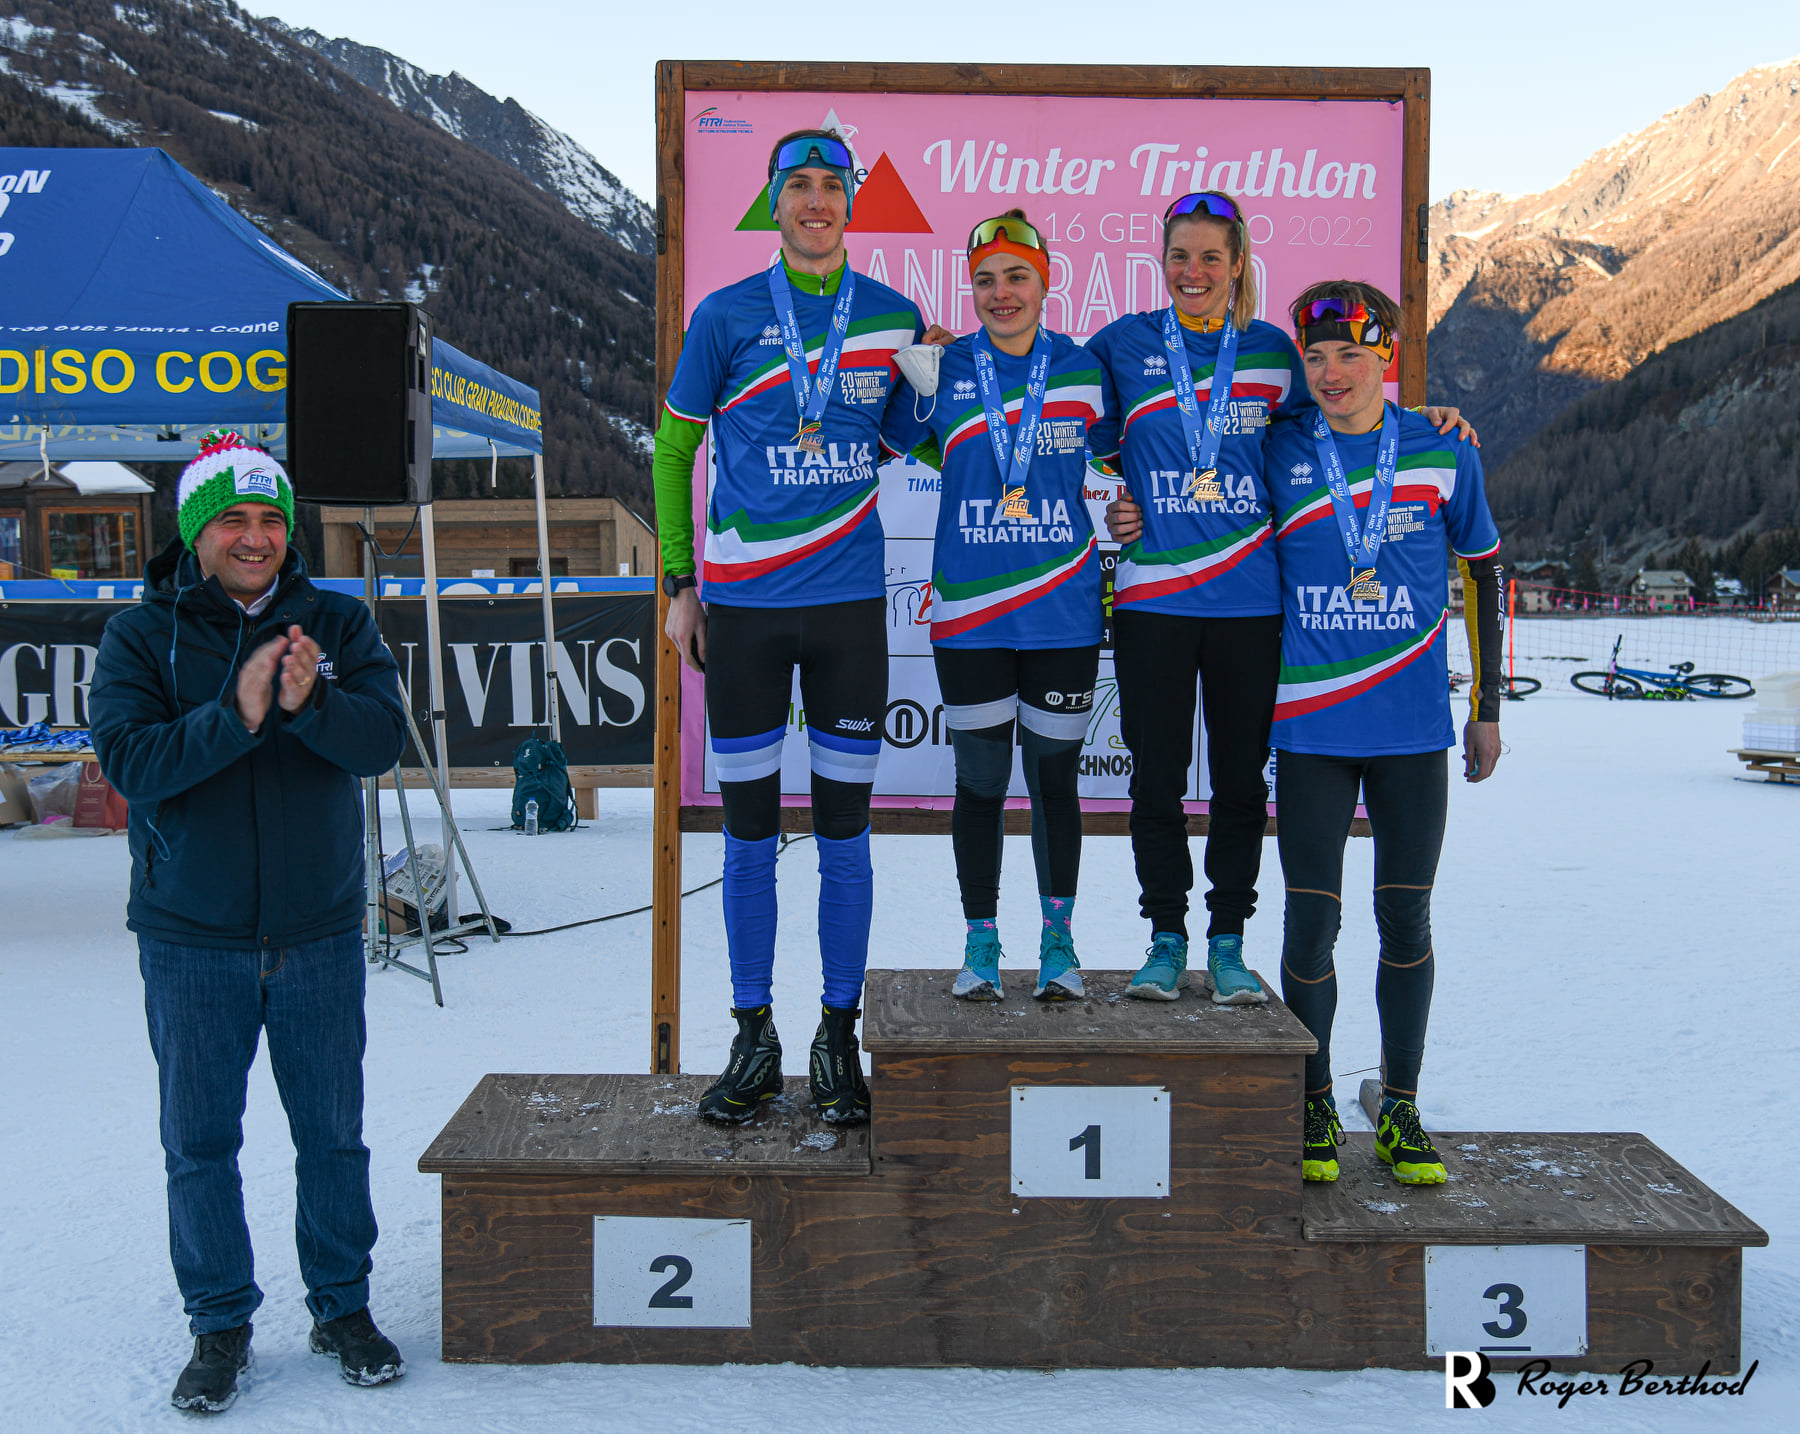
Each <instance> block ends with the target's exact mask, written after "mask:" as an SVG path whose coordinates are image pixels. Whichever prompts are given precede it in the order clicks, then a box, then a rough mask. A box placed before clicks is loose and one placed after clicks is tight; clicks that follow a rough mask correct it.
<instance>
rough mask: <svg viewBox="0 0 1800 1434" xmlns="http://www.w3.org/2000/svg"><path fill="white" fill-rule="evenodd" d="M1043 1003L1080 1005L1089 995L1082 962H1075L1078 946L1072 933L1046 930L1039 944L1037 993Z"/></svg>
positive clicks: (1054, 928) (1034, 992)
mask: <svg viewBox="0 0 1800 1434" xmlns="http://www.w3.org/2000/svg"><path fill="white" fill-rule="evenodd" d="M1031 994H1032V995H1033V996H1034V997H1036V998H1037V999H1038V1000H1040V1001H1079V1000H1080V999H1081V998H1082V997H1083V996H1084V995H1086V994H1087V993H1086V991H1085V990H1084V989H1083V988H1082V984H1081V962H1079V961H1077V960H1076V959H1075V943H1074V941H1073V940H1071V939H1070V937H1069V933H1068V932H1066V931H1063V930H1061V929H1059V928H1057V927H1054V926H1045V927H1044V934H1043V937H1042V939H1041V940H1040V941H1039V942H1038V979H1037V989H1036V990H1035V991H1033V992H1032V993H1031Z"/></svg>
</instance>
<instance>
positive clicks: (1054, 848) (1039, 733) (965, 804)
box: [933, 647, 1100, 921]
mask: <svg viewBox="0 0 1800 1434" xmlns="http://www.w3.org/2000/svg"><path fill="white" fill-rule="evenodd" d="M933 656H934V658H935V659H936V665H937V674H938V687H939V689H940V690H941V691H942V692H943V695H944V718H945V722H946V724H947V725H948V726H949V728H950V745H951V749H952V750H953V751H954V752H955V754H956V806H955V808H954V809H953V810H952V811H951V814H950V844H951V847H952V849H953V850H954V851H955V853H956V880H957V884H958V885H959V886H960V887H961V889H962V903H963V918H964V919H965V920H968V921H984V920H986V921H991V920H992V919H993V918H994V916H995V915H996V913H997V911H998V906H999V900H1000V854H1001V851H1002V849H1003V846H1004V843H1005V836H1006V788H1007V784H1008V783H1009V782H1011V780H1012V757H1013V719H1014V715H1015V714H1016V715H1017V718H1018V723H1019V729H1020V737H1019V745H1020V748H1021V752H1020V756H1021V758H1022V765H1023V767H1024V770H1025V790H1026V791H1027V792H1028V793H1030V795H1031V854H1032V856H1033V858H1034V859H1035V861H1036V864H1037V882H1038V894H1039V895H1040V896H1066V897H1073V896H1074V895H1075V884H1076V881H1077V879H1078V878H1079V876H1080V874H1081V801H1080V798H1079V795H1078V793H1077V791H1076V783H1077V779H1078V777H1079V775H1080V768H1081V747H1082V742H1083V741H1084V739H1085V738H1086V736H1087V727H1088V721H1089V718H1090V717H1091V715H1092V713H1093V708H1094V677H1095V674H1096V672H1097V671H1098V669H1099V665H1100V650H1099V648H1097V647H1060V648H1025V649H1019V648H1006V647H990V648H953V647H938V648H934V649H933Z"/></svg>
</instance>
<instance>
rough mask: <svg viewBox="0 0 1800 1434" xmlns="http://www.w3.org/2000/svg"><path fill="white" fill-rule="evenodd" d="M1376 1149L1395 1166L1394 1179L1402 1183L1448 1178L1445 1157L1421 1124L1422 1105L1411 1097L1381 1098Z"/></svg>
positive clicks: (1429, 1182) (1431, 1182)
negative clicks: (1439, 1152) (1416, 1103)
mask: <svg viewBox="0 0 1800 1434" xmlns="http://www.w3.org/2000/svg"><path fill="white" fill-rule="evenodd" d="M1375 1153H1376V1154H1377V1155H1379V1156H1380V1157H1381V1158H1382V1159H1383V1160H1385V1161H1386V1162H1387V1163H1388V1164H1389V1165H1391V1166H1393V1167H1394V1179H1396V1180H1398V1181H1399V1182H1400V1183H1401V1184H1402V1185H1442V1184H1443V1183H1444V1181H1445V1179H1447V1178H1448V1177H1447V1176H1446V1174H1445V1171H1444V1161H1443V1157H1441V1156H1440V1155H1439V1154H1438V1153H1437V1149H1436V1147H1434V1146H1433V1145H1432V1143H1431V1137H1430V1136H1429V1135H1427V1134H1426V1133H1425V1128H1424V1127H1423V1126H1422V1125H1420V1124H1419V1107H1418V1106H1416V1105H1414V1104H1413V1103H1412V1102H1411V1101H1410V1100H1392V1099H1390V1100H1384V1101H1382V1103H1381V1120H1380V1122H1379V1123H1378V1124H1377V1125H1376V1127H1375Z"/></svg>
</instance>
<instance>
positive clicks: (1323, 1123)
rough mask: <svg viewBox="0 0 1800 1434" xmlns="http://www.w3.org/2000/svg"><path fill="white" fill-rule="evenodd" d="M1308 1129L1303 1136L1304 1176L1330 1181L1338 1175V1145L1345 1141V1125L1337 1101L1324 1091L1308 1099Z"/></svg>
mask: <svg viewBox="0 0 1800 1434" xmlns="http://www.w3.org/2000/svg"><path fill="white" fill-rule="evenodd" d="M1304 1130H1305V1133H1304V1134H1303V1135H1302V1136H1301V1150H1300V1178H1301V1179H1302V1180H1312V1181H1319V1182H1328V1181H1332V1180H1336V1179H1337V1178H1338V1161H1337V1148H1338V1146H1340V1145H1342V1144H1343V1143H1344V1127H1343V1126H1342V1125H1340V1124H1339V1123H1338V1113H1337V1102H1336V1101H1335V1100H1333V1099H1332V1098H1331V1096H1330V1095H1322V1096H1320V1097H1318V1098H1317V1099H1316V1100H1313V1099H1309V1100H1308V1101H1307V1102H1306V1125H1305V1127H1304Z"/></svg>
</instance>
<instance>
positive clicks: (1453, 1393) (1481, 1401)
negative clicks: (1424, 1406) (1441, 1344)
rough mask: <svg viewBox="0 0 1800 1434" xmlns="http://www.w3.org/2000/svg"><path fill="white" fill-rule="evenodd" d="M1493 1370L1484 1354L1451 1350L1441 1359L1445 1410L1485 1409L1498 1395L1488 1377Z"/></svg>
mask: <svg viewBox="0 0 1800 1434" xmlns="http://www.w3.org/2000/svg"><path fill="white" fill-rule="evenodd" d="M1493 1369H1494V1366H1493V1365H1492V1364H1490V1363H1489V1362H1488V1357H1487V1356H1486V1355H1485V1354H1479V1353H1476V1352H1475V1351H1473V1350H1462V1349H1453V1350H1449V1351H1447V1352H1446V1353H1445V1355H1444V1408H1446V1409H1486V1408H1487V1407H1488V1405H1490V1404H1492V1403H1493V1402H1494V1396H1495V1394H1496V1393H1497V1391H1496V1390H1495V1388H1494V1381H1493V1380H1491V1379H1489V1378H1488V1376H1489V1375H1490V1374H1491V1373H1493Z"/></svg>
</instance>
